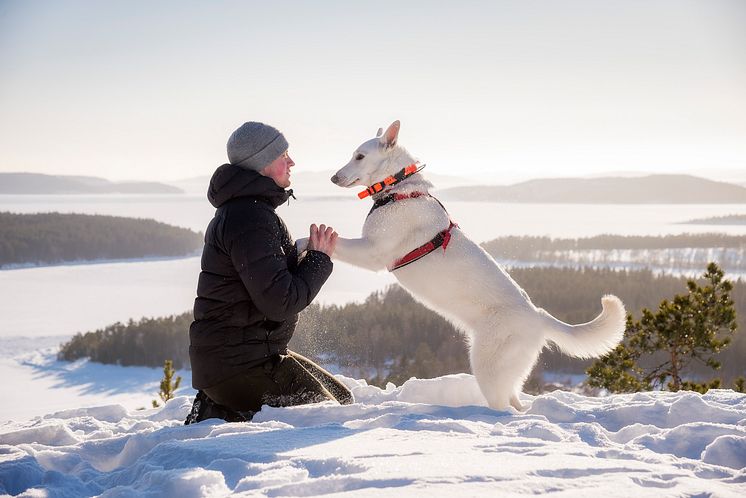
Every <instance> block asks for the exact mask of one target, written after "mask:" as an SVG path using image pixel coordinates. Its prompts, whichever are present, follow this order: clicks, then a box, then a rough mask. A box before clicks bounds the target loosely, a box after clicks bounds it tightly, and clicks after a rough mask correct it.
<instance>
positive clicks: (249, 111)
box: [0, 0, 746, 181]
mask: <svg viewBox="0 0 746 498" xmlns="http://www.w3.org/2000/svg"><path fill="white" fill-rule="evenodd" d="M394 119H400V120H401V122H402V129H401V134H400V142H401V143H402V144H403V145H404V146H406V147H407V148H408V149H409V150H410V151H411V152H412V153H414V154H415V155H416V156H418V157H419V158H420V159H421V160H422V161H423V162H425V163H427V164H428V168H429V170H430V171H433V172H437V173H442V174H452V175H466V176H472V177H475V176H476V177H480V176H481V177H484V178H490V179H494V178H503V177H504V178H512V177H546V176H578V175H596V174H603V173H608V172H615V171H620V170H645V171H653V172H684V171H690V170H702V169H707V168H718V169H741V170H746V1H743V0H701V1H687V0H627V1H619V0H615V1H604V0H583V1H579V0H574V1H561V0H538V1H528V0H515V1H492V2H483V1H471V0H461V1H458V2H456V1H453V0H451V1H448V2H439V1H433V0H429V1H428V0H423V1H407V0H399V1H377V2H365V3H364V4H363V3H362V2H354V1H346V2H343V1H326V0H315V1H296V2H291V1H281V0H273V1H266V0H265V1H261V2H255V1H219V0H214V1H187V0H169V1H155V0H146V1H141V0H128V1H119V2H113V1H112V2H101V1H65V0H54V1H44V0H35V1H26V0H0V172H11V171H28V172H38V173H47V174H76V175H94V176H101V177H104V178H108V179H111V180H128V179H139V180H151V181H168V180H176V179H181V178H187V177H192V176H199V175H209V174H211V173H212V171H213V170H214V169H215V168H216V167H217V166H218V165H220V164H221V163H223V162H225V161H226V160H227V158H226V153H225V142H226V140H227V138H228V136H229V135H230V133H231V132H232V131H233V130H234V129H235V128H236V127H238V126H239V125H240V124H241V123H243V122H244V121H250V120H253V121H264V122H267V123H270V124H272V125H274V126H276V127H278V128H279V129H281V130H282V131H283V133H284V134H285V136H286V137H287V138H288V140H289V142H290V152H291V155H292V156H293V157H294V159H295V161H296V163H297V164H298V166H297V169H296V171H299V170H300V169H301V168H302V169H305V170H333V169H337V168H339V167H341V166H343V165H344V164H345V163H346V162H347V161H348V159H349V157H350V155H351V154H352V151H353V150H354V149H355V147H356V146H357V145H359V144H360V143H361V142H363V141H364V140H367V139H369V138H371V137H372V136H373V135H374V134H375V131H376V129H377V128H378V127H379V126H383V127H385V126H386V125H388V124H389V123H390V122H391V121H393V120H394Z"/></svg>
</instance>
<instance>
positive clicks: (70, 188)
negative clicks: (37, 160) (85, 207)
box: [0, 173, 184, 195]
mask: <svg viewBox="0 0 746 498" xmlns="http://www.w3.org/2000/svg"><path fill="white" fill-rule="evenodd" d="M183 193H184V191H183V190H181V189H180V188H178V187H174V186H173V185H166V184H164V183H156V182H110V181H109V180H105V179H103V178H98V177H95V176H62V175H43V174H40V173H0V194H37V195H38V194H47V195H50V194H183Z"/></svg>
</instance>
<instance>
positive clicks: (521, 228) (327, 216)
mask: <svg viewBox="0 0 746 498" xmlns="http://www.w3.org/2000/svg"><path fill="white" fill-rule="evenodd" d="M340 192H341V194H340V195H345V196H348V198H344V197H340V198H333V199H330V198H320V197H311V196H303V195H302V194H300V193H299V194H297V195H298V199H297V200H293V199H291V200H290V205H289V206H288V205H283V206H281V207H280V208H278V213H279V214H280V216H282V218H283V219H284V220H285V222H286V223H287V225H288V228H289V229H290V232H291V233H292V235H293V236H294V237H296V238H298V237H302V236H305V235H306V231H307V230H308V226H309V225H310V224H311V223H326V224H330V225H332V226H333V227H334V228H335V229H337V231H338V232H339V233H340V235H341V236H344V237H357V236H359V235H360V230H361V227H362V222H363V220H364V218H365V215H366V214H367V212H368V210H369V209H370V205H371V203H370V201H369V200H364V201H360V200H358V199H357V198H356V197H355V196H354V193H353V192H352V191H340ZM446 208H447V209H448V211H449V212H450V214H451V216H452V218H453V219H454V220H455V221H456V222H457V223H459V225H460V226H461V228H462V229H463V230H464V231H465V232H466V233H468V234H469V235H470V236H471V237H472V238H473V239H475V240H477V241H479V242H484V241H487V240H491V239H494V238H497V237H500V236H505V235H546V236H550V237H555V238H559V237H571V238H574V237H589V236H594V235H600V234H618V235H665V234H679V233H684V232H689V233H707V232H718V233H727V234H731V235H746V226H726V225H718V226H707V225H686V224H681V223H682V222H684V221H686V220H691V219H694V218H703V217H710V216H723V215H727V214H746V205H741V204H738V205H723V204H719V205H680V204H679V205H580V204H503V203H490V202H455V201H451V202H447V203H446ZM0 211H10V212H15V213H40V212H54V211H56V212H61V213H85V214H103V215H114V216H127V217H135V218H153V219H155V220H158V221H162V222H165V223H169V224H172V225H176V226H181V227H185V228H190V229H192V230H196V231H204V230H205V228H206V226H207V224H208V222H209V221H210V219H211V218H212V215H213V213H214V208H213V207H212V206H211V205H210V204H209V202H208V201H207V199H206V198H205V196H203V195H42V196H36V195H2V196H0ZM199 265H200V263H199V257H191V258H183V259H172V260H157V261H134V262H116V263H112V262H105V263H95V264H83V265H65V266H53V267H41V268H26V269H17V270H4V271H0V313H2V316H3V317H4V320H3V323H2V325H0V336H3V337H10V336H18V335H24V336H37V337H38V336H49V335H59V336H69V335H71V334H74V333H75V332H85V331H88V330H92V329H95V328H100V327H104V326H106V325H108V324H111V323H113V322H116V321H126V320H128V319H129V318H133V319H139V318H141V317H143V316H163V315H169V314H175V313H181V312H183V311H186V310H188V309H190V308H191V306H192V303H193V299H194V295H195V287H196V283H197V276H198V273H199ZM393 282H394V278H393V276H392V275H390V274H388V273H386V272H381V273H372V272H369V271H365V270H361V269H357V268H353V267H351V266H349V265H346V264H343V263H335V269H334V273H333V274H332V276H331V278H330V279H329V281H328V282H327V284H326V285H325V286H324V288H323V289H322V290H321V293H320V294H319V296H318V298H317V301H318V302H321V303H325V304H343V303H345V302H349V301H353V300H356V301H359V300H362V299H364V298H365V297H366V296H368V295H369V294H370V293H371V292H373V291H375V290H377V289H381V288H384V287H385V286H387V285H389V284H390V283H393Z"/></svg>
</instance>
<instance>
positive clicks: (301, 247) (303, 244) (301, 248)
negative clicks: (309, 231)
mask: <svg viewBox="0 0 746 498" xmlns="http://www.w3.org/2000/svg"><path fill="white" fill-rule="evenodd" d="M295 248H296V249H297V250H298V254H303V253H304V252H306V250H307V249H308V237H303V238H302V239H298V240H296V241H295Z"/></svg>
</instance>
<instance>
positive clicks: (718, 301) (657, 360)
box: [587, 263, 736, 392]
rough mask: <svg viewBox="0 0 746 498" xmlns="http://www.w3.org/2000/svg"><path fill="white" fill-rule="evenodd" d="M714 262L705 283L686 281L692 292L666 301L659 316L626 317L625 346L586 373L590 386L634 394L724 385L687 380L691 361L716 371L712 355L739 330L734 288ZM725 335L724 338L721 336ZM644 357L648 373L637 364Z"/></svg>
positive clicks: (702, 389)
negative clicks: (684, 375) (645, 391)
mask: <svg viewBox="0 0 746 498" xmlns="http://www.w3.org/2000/svg"><path fill="white" fill-rule="evenodd" d="M723 276H724V274H723V271H722V270H721V269H720V268H719V267H718V266H717V265H716V264H715V263H710V264H709V265H708V266H707V271H706V272H705V274H704V280H705V283H704V285H703V286H699V285H698V284H697V283H696V282H695V281H693V280H689V281H688V282H687V288H688V291H689V292H688V293H687V294H685V295H676V296H674V298H673V300H672V301H668V300H663V301H662V302H661V303H660V305H659V307H658V311H657V312H656V313H653V312H652V311H650V310H649V309H647V308H644V309H643V310H642V318H641V319H640V321H638V322H634V321H633V320H632V316H631V315H630V316H628V317H627V330H626V334H625V335H626V339H625V341H624V342H623V343H622V344H620V345H619V346H617V348H616V349H614V351H612V352H611V353H609V354H608V355H607V356H605V357H603V358H601V359H599V360H597V361H596V362H594V364H593V365H592V366H591V367H590V368H589V369H588V371H587V373H588V376H589V380H588V384H589V385H591V386H594V387H603V388H605V389H608V390H609V391H612V392H636V391H641V390H649V389H653V388H656V387H664V386H665V387H667V388H668V389H669V390H671V391H678V390H680V389H687V390H694V391H699V392H706V391H707V389H710V388H716V387H719V386H720V380H719V379H715V380H713V381H710V382H704V383H701V384H698V383H695V382H689V381H684V380H683V379H682V375H683V372H684V371H685V370H686V368H687V366H688V365H689V364H690V363H692V362H693V361H695V360H696V361H700V362H703V363H704V364H705V365H707V366H709V367H710V368H712V369H714V370H717V369H719V368H720V363H719V362H718V361H716V360H715V358H714V357H713V355H715V354H717V353H718V352H720V351H721V350H722V349H723V348H725V347H726V346H727V345H728V344H729V343H730V337H729V336H730V335H732V334H733V333H734V332H735V330H736V311H735V308H734V305H733V301H732V300H731V298H730V291H731V290H732V289H733V284H732V283H731V282H730V281H729V280H725V279H724V278H723ZM723 336H724V337H723ZM643 357H645V364H651V365H655V366H654V367H651V368H644V367H643V366H641V365H640V363H639V361H640V359H641V358H643Z"/></svg>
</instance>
